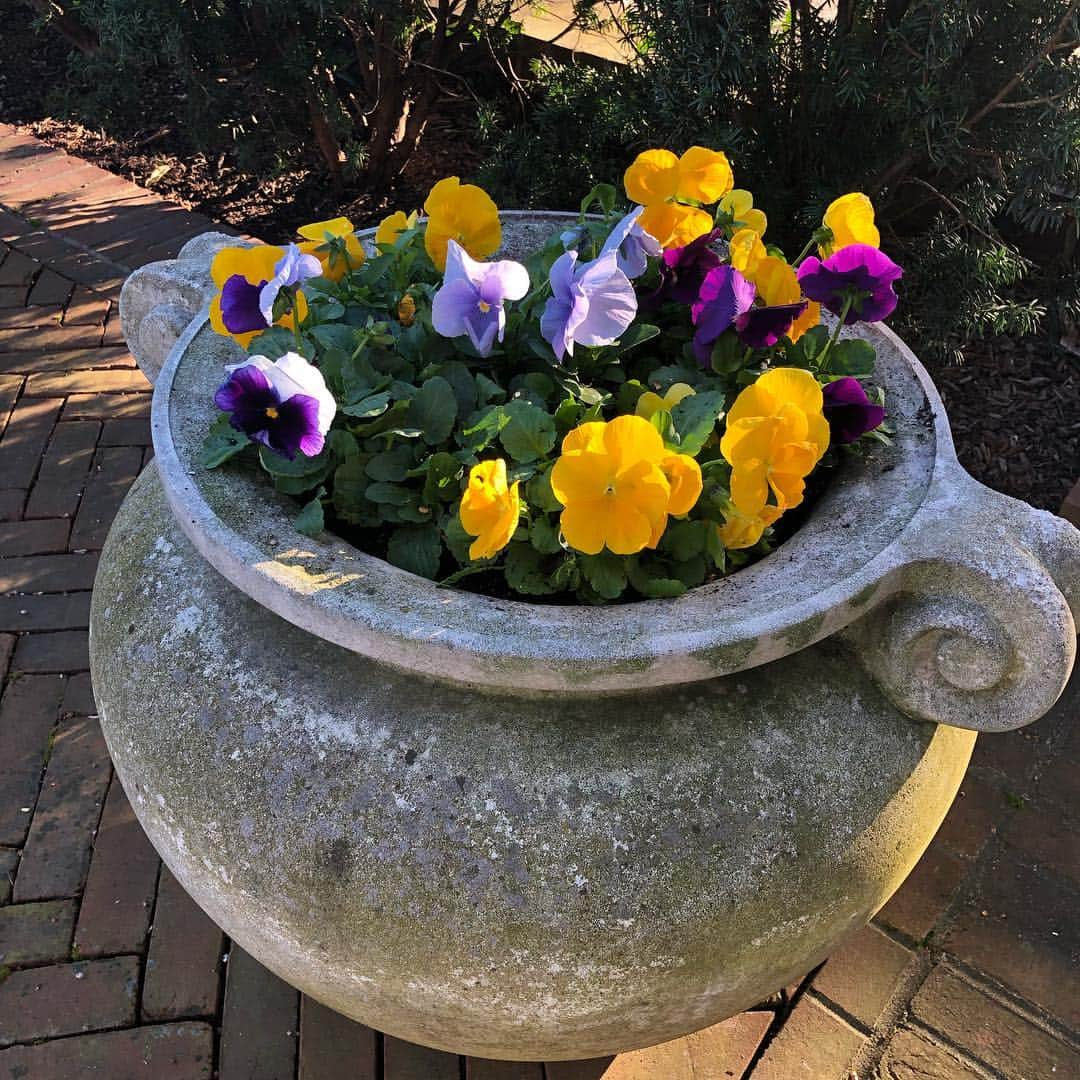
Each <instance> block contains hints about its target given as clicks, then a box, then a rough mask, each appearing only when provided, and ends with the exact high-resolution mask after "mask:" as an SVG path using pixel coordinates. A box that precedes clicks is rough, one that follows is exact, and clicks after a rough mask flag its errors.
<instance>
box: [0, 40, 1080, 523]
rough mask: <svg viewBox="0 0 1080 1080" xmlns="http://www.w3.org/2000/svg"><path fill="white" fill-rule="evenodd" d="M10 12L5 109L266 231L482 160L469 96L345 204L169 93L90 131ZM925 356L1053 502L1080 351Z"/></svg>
mask: <svg viewBox="0 0 1080 1080" xmlns="http://www.w3.org/2000/svg"><path fill="white" fill-rule="evenodd" d="M13 23H15V20H9V22H8V23H7V25H6V26H5V31H4V34H2V35H0V119H3V120H5V121H8V122H16V123H25V124H28V125H29V126H30V128H31V130H32V131H33V132H34V134H35V135H37V136H38V137H39V138H41V139H43V140H45V141H46V142H48V143H51V144H52V145H54V146H58V147H62V148H63V149H65V150H67V151H68V152H69V153H72V154H75V155H77V156H79V157H82V158H85V159H87V160H89V161H93V162H94V163H96V164H98V165H100V166H102V167H103V168H107V169H110V170H111V171H113V172H116V173H118V174H119V175H122V176H125V177H127V178H128V179H130V180H133V181H134V182H135V183H138V184H142V185H144V186H151V187H152V189H153V190H154V191H156V192H158V193H160V194H162V195H164V196H166V197H168V198H170V199H173V200H175V201H176V202H178V203H180V204H182V205H183V206H185V207H188V208H189V209H194V210H198V211H200V212H202V213H204V214H207V215H208V216H210V217H213V218H215V219H217V220H219V221H224V222H227V223H229V224H230V225H233V226H236V227H238V228H240V229H242V230H244V231H247V232H250V233H252V234H254V235H256V236H262V237H265V238H266V239H268V240H276V239H283V238H285V237H287V236H289V235H290V234H291V233H292V231H293V230H294V229H295V227H296V226H297V225H298V224H302V223H303V222H305V221H312V220H318V219H320V218H327V217H333V216H336V215H337V214H338V213H344V214H346V215H348V216H349V217H350V218H351V220H353V221H354V222H356V223H357V224H358V225H359V224H367V223H370V222H372V221H373V220H374V219H376V218H377V217H378V216H380V215H381V214H383V213H385V212H386V210H387V209H388V208H399V207H400V208H406V209H411V208H413V207H416V206H419V205H420V203H421V202H422V201H423V198H424V196H425V195H426V193H427V191H428V190H429V189H430V187H431V185H432V184H433V183H434V182H435V181H436V180H437V179H439V178H440V177H442V176H447V175H461V176H465V177H467V176H468V175H469V174H470V173H472V172H473V171H474V170H475V167H476V166H477V164H478V163H479V160H480V155H479V152H478V150H477V148H476V145H475V138H474V134H473V128H472V123H473V119H472V116H471V115H470V108H471V107H463V108H461V109H457V110H451V111H450V112H449V113H448V114H447V115H446V116H444V117H443V118H441V119H440V120H439V121H438V122H437V123H436V124H434V125H433V126H432V128H431V129H430V134H429V137H428V138H427V140H426V142H425V145H424V147H423V149H422V151H421V152H420V153H418V154H417V155H416V157H415V158H414V159H413V161H412V162H411V163H410V165H409V167H408V169H407V170H406V173H405V175H404V176H403V177H402V179H401V181H400V183H399V184H398V185H397V187H396V188H395V190H394V191H393V192H390V193H388V194H387V195H385V196H383V197H378V198H373V197H372V196H370V195H366V194H363V193H359V192H355V193H353V194H352V195H351V196H349V195H346V198H345V200H344V201H343V202H342V203H339V202H338V201H336V200H335V199H334V197H333V195H332V193H331V192H330V189H329V184H328V182H327V180H326V176H325V172H324V170H323V169H322V167H321V165H320V163H319V160H318V158H317V156H316V155H315V153H314V152H313V151H311V150H308V151H306V152H299V153H297V154H296V155H294V156H293V157H291V158H289V159H288V160H287V161H286V162H285V163H284V165H283V166H282V165H280V164H278V165H277V166H276V167H274V168H273V169H271V167H270V165H269V163H268V164H267V167H266V169H265V171H263V172H259V171H254V170H252V169H250V168H247V169H245V168H243V167H242V166H241V164H240V163H239V161H237V160H236V158H235V157H234V156H233V155H230V154H227V153H226V154H221V155H219V156H216V157H211V156H207V155H206V154H201V153H193V152H192V151H191V148H190V147H189V146H186V145H185V143H184V140H183V139H182V137H181V136H180V135H179V134H178V132H177V125H176V121H175V118H174V116H175V108H174V106H175V104H176V103H175V102H173V103H172V105H170V101H169V97H168V95H167V94H159V95H158V96H155V97H148V100H147V110H146V114H145V116H143V117H140V121H139V123H140V126H139V127H138V128H137V129H133V130H126V131H117V130H112V131H108V132H106V131H104V130H91V129H90V128H89V127H87V126H85V125H84V124H81V123H78V122H76V121H74V120H71V119H66V118H61V117H56V116H51V115H49V110H48V100H49V91H50V88H52V87H55V86H57V85H59V81H61V80H63V79H64V78H66V72H67V48H66V46H65V44H64V43H63V42H62V41H61V40H60V39H59V38H58V37H57V36H56V35H53V34H46V33H42V32H39V31H36V30H34V29H33V28H32V27H30V25H29V19H26V20H24V21H23V23H22V24H21V25H17V24H16V25H13ZM159 89H160V88H159ZM166 166H167V169H166V168H165V167H166ZM155 176H159V177H160V178H159V179H153V180H152V178H153V177H155ZM928 366H930V367H931V375H932V376H933V378H934V380H935V382H936V383H937V386H938V389H939V390H940V391H941V396H942V398H943V399H944V401H945V405H946V408H947V409H948V411H949V416H950V419H951V422H952V428H953V434H954V436H955V439H956V444H957V452H958V455H959V457H960V461H961V462H962V464H963V465H964V466H965V468H967V469H968V470H969V471H970V472H971V473H972V474H973V475H974V476H975V477H977V478H978V479H979V480H981V481H982V482H983V483H985V484H988V485H989V486H990V487H993V488H996V489H997V490H999V491H1003V492H1005V493H1006V494H1008V495H1012V496H1015V497H1016V498H1019V499H1025V500H1027V501H1028V502H1031V503H1033V504H1034V505H1035V506H1040V507H1043V508H1046V509H1049V510H1056V509H1057V508H1058V507H1059V506H1060V505H1061V501H1062V500H1063V499H1064V497H1065V495H1066V494H1067V493H1068V491H1069V490H1070V489H1071V487H1072V485H1073V484H1074V483H1075V482H1076V479H1077V476H1078V475H1080V360H1077V359H1076V358H1075V357H1073V356H1070V355H1069V354H1067V353H1065V352H1064V351H1063V350H1061V349H1060V348H1059V347H1058V346H1057V344H1056V343H1055V341H1054V340H1052V339H1051V337H1050V336H1049V335H1046V336H1040V337H1034V338H1029V339H1024V340H1020V341H1014V340H1009V339H1004V338H1001V339H995V340H992V341H985V342H978V343H975V344H973V345H971V346H969V347H968V348H967V349H966V350H965V353H964V362H963V363H962V364H953V363H949V364H932V365H928Z"/></svg>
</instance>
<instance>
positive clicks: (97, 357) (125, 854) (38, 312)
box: [0, 125, 1080, 1080]
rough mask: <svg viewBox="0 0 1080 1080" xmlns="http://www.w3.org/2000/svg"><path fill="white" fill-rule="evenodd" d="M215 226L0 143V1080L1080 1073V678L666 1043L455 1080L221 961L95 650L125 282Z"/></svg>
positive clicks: (141, 427) (145, 435) (112, 486)
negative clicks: (827, 948) (776, 957)
mask: <svg viewBox="0 0 1080 1080" xmlns="http://www.w3.org/2000/svg"><path fill="white" fill-rule="evenodd" d="M4 207H6V209H4ZM209 225H210V223H209V222H208V221H207V220H206V219H204V218H201V217H200V216H199V215H197V214H191V213H188V212H186V211H183V210H180V209H178V208H176V207H174V206H170V205H168V204H166V203H164V202H161V201H160V200H159V199H157V198H156V197H155V196H153V195H151V194H148V193H146V192H143V191H140V190H139V189H137V188H135V187H133V186H132V185H130V184H128V183H126V182H124V181H122V180H119V179H117V178H116V177H113V176H110V175H109V174H107V173H104V172H102V171H101V170H99V169H96V168H94V167H93V166H90V165H86V164H84V163H82V162H80V161H78V160H76V159H73V158H70V157H67V156H66V155H64V154H62V153H59V152H57V151H53V150H51V149H49V148H47V147H45V146H43V145H42V144H40V143H37V142H35V141H34V140H33V139H31V138H29V137H28V136H23V135H21V134H19V133H18V132H16V131H15V130H14V129H12V128H10V127H5V126H3V125H0V678H4V682H3V695H2V698H0V1080H4V1078H9V1077H10V1078H15V1077H20V1078H24V1080H69V1078H73V1077H83V1076H90V1077H103V1078H107V1080H126V1078H128V1077H147V1078H154V1080H159V1078H161V1080H189V1078H208V1077H211V1076H218V1077H220V1078H221V1080H278V1078H282V1080H291V1078H294V1077H296V1076H299V1077H302V1078H303V1080H338V1078H341V1080H344V1078H346V1077H348V1078H351V1080H378V1078H379V1077H383V1078H385V1080H444V1078H445V1080H460V1078H461V1077H462V1076H467V1077H469V1078H471V1080H545V1078H546V1080H600V1078H601V1077H603V1080H691V1078H696V1080H720V1078H726V1077H735V1078H737V1077H750V1076H752V1077H753V1080H834V1078H835V1080H850V1077H852V1076H855V1077H858V1080H870V1078H871V1077H881V1078H890V1080H915V1078H920V1080H923V1078H928V1077H929V1078H954V1077H955V1078H964V1080H967V1078H974V1077H983V1078H986V1077H1008V1078H1016V1080H1020V1078H1024V1080H1034V1078H1042V1077H1056V1078H1059V1080H1065V1078H1066V1077H1070V1078H1072V1077H1080V1052H1078V1040H1077V1032H1078V1031H1080V993H1078V987H1080V980H1078V977H1077V974H1078V970H1077V965H1078V961H1080V926H1078V922H1077V913H1078V912H1080V844H1078V839H1077V837H1078V835H1080V833H1078V830H1077V826H1078V825H1080V813H1078V808H1077V802H1076V791H1077V777H1078V775H1080V725H1078V724H1077V723H1076V719H1077V717H1076V714H1077V711H1078V708H1080V680H1074V683H1073V688H1072V690H1071V691H1070V692H1069V693H1068V694H1067V697H1066V700H1065V701H1064V702H1063V703H1061V704H1059V706H1058V707H1057V708H1056V709H1055V710H1054V712H1053V713H1052V714H1051V715H1050V716H1048V717H1047V718H1045V719H1044V720H1043V721H1041V722H1040V723H1039V724H1036V725H1035V726H1034V727H1031V728H1028V729H1026V730H1025V731H1023V732H1019V733H1014V734H1010V735H998V736H991V737H988V738H986V739H984V740H980V742H979V744H978V748H977V750H976V753H975V761H974V764H973V766H972V768H971V771H970V772H969V774H968V777H967V779H966V781H965V783H964V787H963V793H962V795H961V796H960V798H959V799H958V800H957V803H956V805H955V807H954V809H953V811H952V813H951V814H950V815H949V818H948V820H947V821H946V823H945V825H944V827H943V828H942V830H941V832H940V833H939V835H938V837H937V839H936V840H935V841H934V843H933V845H932V846H931V848H930V850H929V851H928V852H927V854H926V856H925V857H924V858H923V860H922V862H921V863H920V864H919V866H918V868H917V869H916V871H915V872H914V874H913V875H912V876H911V878H910V879H909V880H908V882H907V883H906V884H905V885H904V886H903V887H902V888H901V890H900V891H899V893H897V895H896V896H895V897H894V898H893V899H892V901H890V903H889V904H888V905H887V906H886V907H885V908H884V910H883V911H882V912H881V913H880V914H879V916H878V918H877V919H876V920H875V922H874V924H873V925H871V926H870V927H868V928H867V929H865V930H864V931H862V932H861V933H859V934H858V935H857V936H856V938H855V939H854V940H853V941H852V942H851V943H850V944H849V945H848V946H846V947H845V948H843V949H841V950H840V952H838V953H837V954H836V955H835V956H834V957H833V958H832V959H831V960H830V961H829V962H828V963H827V964H826V965H825V966H824V968H822V969H821V970H820V971H818V972H816V973H814V975H813V976H812V977H809V978H807V979H806V980H804V982H803V983H802V984H801V985H798V986H794V987H791V988H789V990H788V991H786V992H784V993H783V994H780V995H777V997H776V999H775V1000H773V1001H771V1002H767V1003H764V1004H763V1005H762V1006H761V1007H760V1008H759V1009H757V1010H755V1011H751V1012H747V1013H744V1014H743V1015H741V1016H739V1017H736V1018H734V1019H732V1020H729V1021H727V1022H726V1023H724V1024H720V1025H718V1026H716V1027H714V1028H712V1029H710V1030H708V1031H704V1032H699V1033H698V1034H696V1035H693V1036H690V1037H689V1038H686V1039H682V1040H679V1041H678V1042H675V1043H670V1044H668V1045H666V1046H661V1047H654V1048H653V1049H650V1050H646V1051H641V1052H638V1053H630V1054H624V1055H621V1056H620V1057H618V1058H616V1059H614V1060H610V1059H603V1060H600V1061H590V1062H572V1063H554V1064H549V1065H547V1066H540V1065H514V1064H496V1063H491V1062H483V1061H469V1062H467V1063H466V1062H462V1061H459V1059H457V1058H456V1057H453V1056H451V1055H448V1054H442V1053H437V1052H435V1051H431V1050H426V1049H423V1048H421V1047H417V1046H412V1045H410V1044H408V1043H403V1042H401V1041H399V1040H397V1039H394V1038H391V1037H389V1036H386V1037H384V1036H382V1035H380V1034H378V1033H376V1032H373V1031H371V1030H369V1029H367V1028H364V1027H362V1026H360V1025H358V1024H354V1023H352V1022H350V1021H347V1020H344V1019H343V1018H341V1017H340V1016H338V1015H336V1014H334V1013H331V1012H328V1011H327V1010H326V1009H324V1008H322V1007H321V1006H319V1005H317V1004H315V1003H314V1002H312V1001H310V1000H308V999H306V998H304V999H302V998H301V996H300V995H299V994H298V993H297V992H296V991H294V990H292V989H291V988H290V987H288V986H286V985H285V984H284V983H282V982H281V981H280V980H278V979H277V978H275V977H274V976H272V975H270V974H269V973H268V972H267V971H266V970H265V969H264V968H262V967H261V966H260V965H259V964H257V963H256V962H255V961H253V960H252V959H251V958H250V957H249V956H247V955H246V954H245V953H243V952H242V951H241V950H240V949H239V948H237V947H233V946H230V943H229V942H228V941H227V940H225V939H224V938H223V937H222V934H221V932H220V931H219V930H218V929H217V928H216V927H215V926H213V925H212V924H211V923H210V922H209V920H208V919H207V918H206V917H205V916H204V915H202V913H201V912H200V911H199V910H198V909H197V908H196V907H195V905H194V904H193V903H192V902H191V901H190V900H189V899H188V898H187V896H186V894H185V893H184V892H183V891H182V890H181V889H180V888H179V887H178V886H177V884H176V882H175V881H174V880H173V878H172V877H171V876H170V875H169V873H168V871H167V870H164V869H163V868H162V867H161V865H160V863H159V861H158V859H157V856H156V855H155V853H154V851H153V850H152V849H151V847H150V845H149V844H148V842H147V841H146V839H145V838H144V836H143V834H142V832H141V830H140V828H139V826H138V824H137V823H136V821H135V819H134V817H133V815H132V812H131V809H130V807H129V806H128V803H127V800H126V799H125V797H124V793H123V791H122V790H121V788H120V786H119V784H118V783H117V781H116V780H115V778H114V777H113V776H112V772H111V768H110V764H109V760H108V756H107V754H106V752H105V747H104V744H103V742H102V738H101V732H100V730H99V728H98V723H97V719H96V717H95V715H94V702H93V698H92V696H91V693H90V683H89V676H88V674H87V649H86V625H87V612H88V608H89V598H90V592H89V590H90V587H91V584H92V582H93V575H94V567H95V564H96V561H97V554H98V551H99V549H100V548H101V545H102V542H103V540H104V538H105V533H106V531H107V529H108V526H109V522H110V520H111V518H112V516H113V514H114V512H115V510H116V508H117V506H118V505H119V502H120V500H121V499H122V498H123V496H124V492H125V491H126V489H127V487H128V485H129V484H130V483H131V481H132V480H133V479H134V477H135V475H136V474H137V473H138V471H139V470H140V469H141V468H142V466H143V464H144V463H145V461H146V458H147V456H148V454H149V443H150V434H149V429H148V426H147V413H148V408H149V395H148V389H149V388H148V387H147V385H146V383H145V382H144V380H143V378H142V376H141V374H140V373H139V372H138V371H137V370H136V369H135V368H134V366H133V363H132V360H131V357H130V356H129V355H128V353H127V351H126V349H125V347H124V344H123V342H122V340H121V338H120V333H119V329H118V326H117V312H116V301H117V296H118V290H119V287H120V283H121V281H122V279H123V275H124V274H125V273H126V272H128V271H129V270H130V269H131V268H132V267H134V266H135V265H137V264H141V263H143V262H147V261H150V260H152V259H156V258H165V257H168V256H169V255H171V254H174V253H175V251H176V250H177V248H178V247H179V245H180V244H181V243H182V241H183V239H184V238H185V237H186V236H189V235H192V234H194V233H197V232H200V231H202V230H204V229H206V228H207V227H209ZM5 675H6V678H5Z"/></svg>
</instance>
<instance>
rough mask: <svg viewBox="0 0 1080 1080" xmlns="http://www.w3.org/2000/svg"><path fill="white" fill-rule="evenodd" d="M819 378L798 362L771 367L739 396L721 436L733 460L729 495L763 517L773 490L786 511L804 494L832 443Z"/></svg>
mask: <svg viewBox="0 0 1080 1080" xmlns="http://www.w3.org/2000/svg"><path fill="white" fill-rule="evenodd" d="M823 401H824V399H823V397H822V393H821V386H820V385H819V384H818V381H817V379H815V378H814V376H813V375H811V374H810V372H808V371H803V370H801V369H799V368H773V369H772V370H771V371H767V372H765V374H764V375H762V376H761V378H759V379H758V380H757V382H755V383H753V384H752V385H750V386H748V387H746V389H745V390H743V391H742V392H741V393H740V394H739V396H738V397H737V398H736V399H735V404H734V405H732V407H731V410H730V411H729V412H728V416H727V426H726V429H725V431H724V435H723V437H722V438H721V440H720V452H721V453H722V454H723V455H724V458H725V460H726V461H727V462H728V463H729V464H730V465H731V501H732V502H733V503H734V504H735V508H736V509H737V510H739V511H740V513H742V514H744V515H747V516H749V517H760V516H761V512H762V510H763V509H764V508H765V506H766V504H767V503H768V498H769V493H770V491H771V492H772V494H773V495H774V496H775V498H776V506H777V507H778V508H779V510H780V511H781V512H782V511H784V510H790V509H791V508H792V507H794V506H798V505H799V503H801V502H802V500H803V491H804V488H805V481H806V477H807V476H809V475H810V473H811V472H812V471H813V469H814V466H816V465H817V463H818V462H819V461H820V460H821V456H822V455H823V454H824V453H825V451H826V450H827V449H828V448H829V425H828V422H827V421H826V420H825V417H824V415H823V413H822V405H823Z"/></svg>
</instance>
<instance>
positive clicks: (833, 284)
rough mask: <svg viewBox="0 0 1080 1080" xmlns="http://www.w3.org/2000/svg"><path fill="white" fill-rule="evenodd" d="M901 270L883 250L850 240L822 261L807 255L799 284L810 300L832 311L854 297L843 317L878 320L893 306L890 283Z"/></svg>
mask: <svg viewBox="0 0 1080 1080" xmlns="http://www.w3.org/2000/svg"><path fill="white" fill-rule="evenodd" d="M903 274H904V271H903V270H902V269H901V268H900V267H899V266H897V265H896V263H894V262H893V261H892V259H890V258H889V256H888V255H886V254H885V253H884V252H882V251H878V249H877V248H876V247H871V246H870V245H869V244H849V245H848V246H847V247H844V248H841V249H840V250H839V251H838V252H836V253H835V254H834V255H830V256H829V257H828V258H827V259H826V260H825V261H824V262H822V261H821V260H820V259H819V258H817V256H815V255H810V256H808V257H807V258H806V259H804V260H803V262H802V264H801V265H800V266H799V284H800V285H801V286H802V291H803V293H804V294H805V295H806V296H808V297H809V298H810V299H811V300H817V301H818V302H819V303H821V304H824V306H825V307H827V308H828V309H829V311H831V312H832V313H833V314H834V315H839V314H840V313H841V312H842V311H843V310H844V305H845V303H846V302H847V299H848V297H852V298H853V301H852V304H851V307H850V309H849V310H848V313H847V317H846V318H845V319H844V323H845V324H846V325H850V324H851V323H856V322H880V321H881V320H882V319H887V318H888V317H889V316H890V315H891V314H892V313H893V310H894V309H895V307H896V293H895V292H894V291H893V286H892V283H893V282H894V281H896V280H897V278H900V277H902V276H903Z"/></svg>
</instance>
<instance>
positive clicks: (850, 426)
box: [821, 375, 885, 443]
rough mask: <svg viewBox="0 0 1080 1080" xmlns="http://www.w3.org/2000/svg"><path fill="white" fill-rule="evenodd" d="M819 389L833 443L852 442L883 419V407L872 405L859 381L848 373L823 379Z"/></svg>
mask: <svg viewBox="0 0 1080 1080" xmlns="http://www.w3.org/2000/svg"><path fill="white" fill-rule="evenodd" d="M821 392H822V395H823V396H824V399H825V404H824V406H823V409H824V413H825V419H826V420H828V422H829V431H830V432H831V433H832V441H833V442H834V443H853V442H855V440H856V439H858V438H859V437H860V436H862V435H865V434H866V433H867V432H868V431H873V430H874V428H876V427H878V426H880V424H881V422H882V420H884V419H885V410H884V409H883V408H882V407H881V406H880V405H875V404H874V403H873V402H872V401H871V400H870V399H869V398H868V397H867V396H866V391H865V390H864V389H863V385H862V383H861V382H859V380H858V379H853V378H852V377H851V376H850V375H845V376H844V377H843V378H840V379H834V380H833V381H832V382H829V383H826V384H825V385H824V386H823V387H822V388H821Z"/></svg>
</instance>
